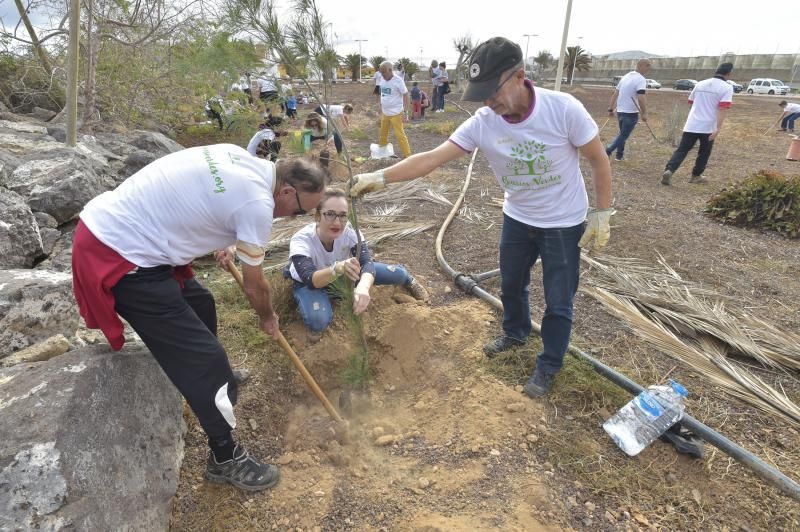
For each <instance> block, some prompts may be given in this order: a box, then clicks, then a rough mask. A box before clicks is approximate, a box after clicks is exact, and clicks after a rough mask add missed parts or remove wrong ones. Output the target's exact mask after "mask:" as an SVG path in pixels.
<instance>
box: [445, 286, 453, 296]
mask: <svg viewBox="0 0 800 532" xmlns="http://www.w3.org/2000/svg"><path fill="white" fill-rule="evenodd" d="M452 291H453V289H452V288H450V285H447V286H445V287H444V293H445V294H449V293H450V292H452Z"/></svg>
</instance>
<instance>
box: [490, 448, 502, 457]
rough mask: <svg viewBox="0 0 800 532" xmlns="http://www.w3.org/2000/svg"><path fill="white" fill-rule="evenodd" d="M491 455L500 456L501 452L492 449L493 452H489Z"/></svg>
mask: <svg viewBox="0 0 800 532" xmlns="http://www.w3.org/2000/svg"><path fill="white" fill-rule="evenodd" d="M489 454H490V455H492V456H500V451H498V450H497V449H492V450H491V451H489Z"/></svg>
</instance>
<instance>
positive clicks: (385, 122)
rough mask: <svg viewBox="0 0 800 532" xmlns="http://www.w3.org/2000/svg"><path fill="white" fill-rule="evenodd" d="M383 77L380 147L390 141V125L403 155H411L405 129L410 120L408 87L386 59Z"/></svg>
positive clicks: (381, 81)
mask: <svg viewBox="0 0 800 532" xmlns="http://www.w3.org/2000/svg"><path fill="white" fill-rule="evenodd" d="M381 76H382V77H381V79H380V80H379V81H378V84H377V86H378V89H379V94H378V103H379V104H380V106H381V113H382V114H381V132H380V137H379V139H378V145H379V146H380V147H384V146H386V144H387V143H388V142H389V126H392V129H393V130H394V136H395V137H396V138H397V143H398V144H399V145H400V151H402V152H403V157H408V156H410V155H411V146H410V145H409V144H408V137H406V132H405V130H404V129H403V122H405V121H407V120H408V110H409V108H410V105H409V101H408V89H407V88H406V83H405V81H403V79H402V78H401V77H400V76H395V75H394V72H393V71H392V63H390V62H389V61H384V62H383V63H381Z"/></svg>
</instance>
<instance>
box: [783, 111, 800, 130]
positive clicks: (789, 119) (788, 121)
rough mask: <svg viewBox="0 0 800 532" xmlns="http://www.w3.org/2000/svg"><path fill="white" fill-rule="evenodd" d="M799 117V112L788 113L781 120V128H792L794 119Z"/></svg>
mask: <svg viewBox="0 0 800 532" xmlns="http://www.w3.org/2000/svg"><path fill="white" fill-rule="evenodd" d="M798 118H800V113H790V114H788V115H786V116H784V117H783V120H781V129H792V130H793V129H794V121H795V120H797V119H798Z"/></svg>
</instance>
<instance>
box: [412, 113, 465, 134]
mask: <svg viewBox="0 0 800 532" xmlns="http://www.w3.org/2000/svg"><path fill="white" fill-rule="evenodd" d="M445 112H447V110H445ZM459 125H461V122H456V121H455V120H447V121H445V122H425V123H424V124H422V125H420V126H419V129H421V130H422V131H424V132H426V133H433V134H435V135H442V136H445V137H449V136H450V135H452V134H453V132H454V131H455V130H456V128H458V126H459Z"/></svg>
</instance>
